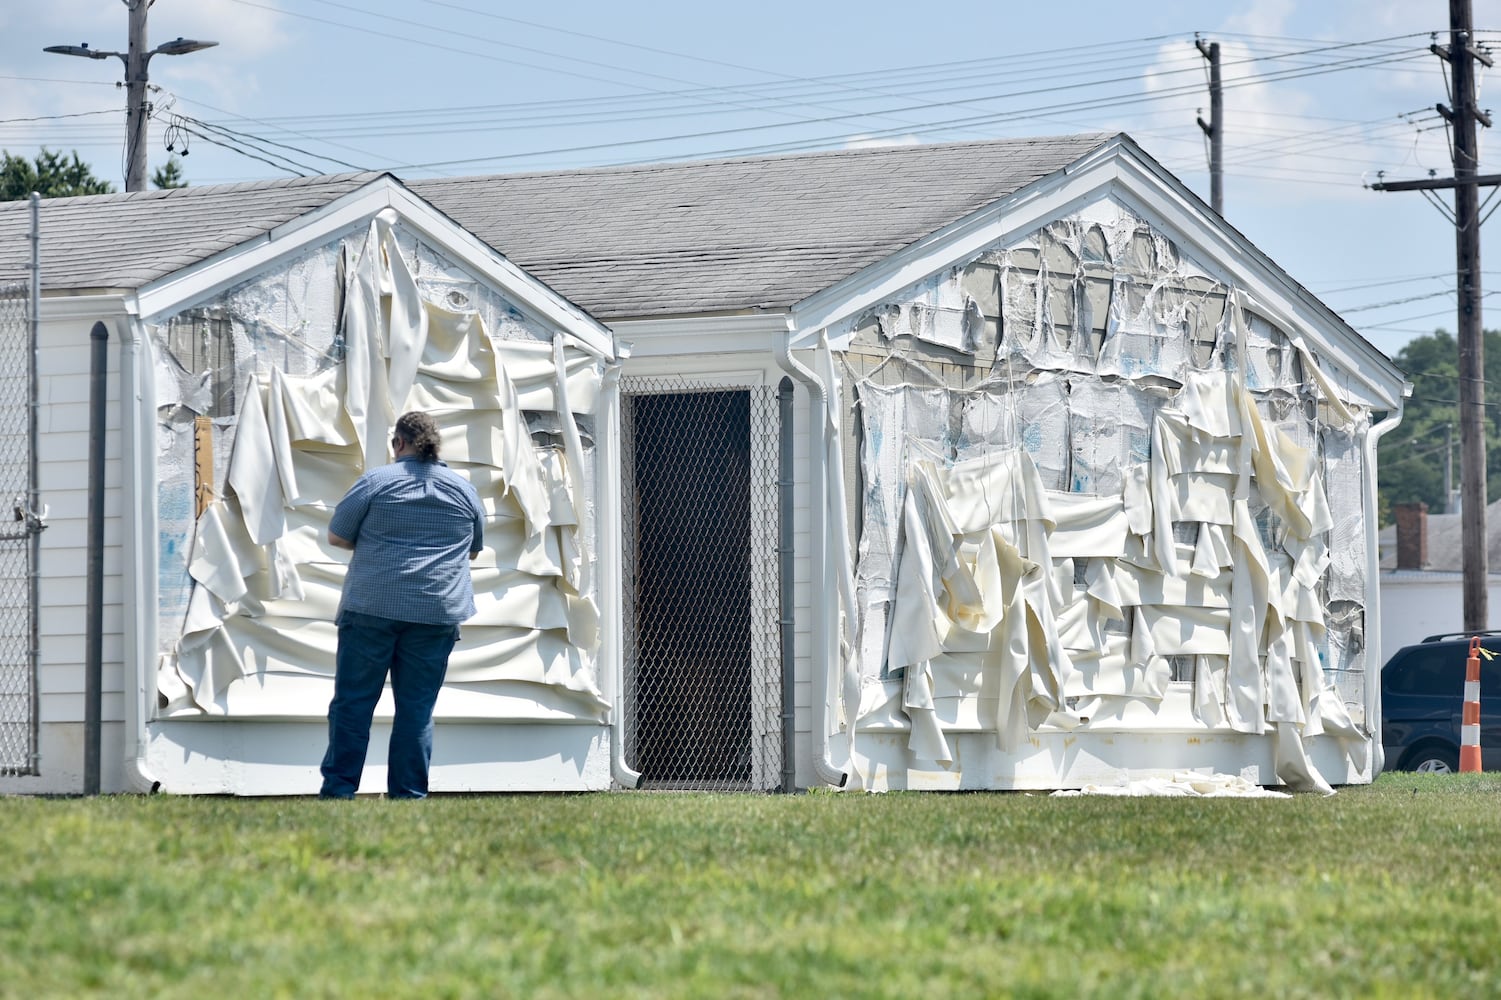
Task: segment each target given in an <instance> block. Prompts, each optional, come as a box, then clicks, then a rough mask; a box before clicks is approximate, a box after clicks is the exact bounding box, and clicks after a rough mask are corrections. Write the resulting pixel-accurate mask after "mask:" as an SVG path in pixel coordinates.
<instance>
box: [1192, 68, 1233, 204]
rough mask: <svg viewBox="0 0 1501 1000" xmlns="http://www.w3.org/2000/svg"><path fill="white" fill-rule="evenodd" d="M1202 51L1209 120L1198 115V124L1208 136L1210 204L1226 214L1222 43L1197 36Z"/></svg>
mask: <svg viewBox="0 0 1501 1000" xmlns="http://www.w3.org/2000/svg"><path fill="white" fill-rule="evenodd" d="M1194 45H1196V46H1198V49H1199V52H1200V54H1201V55H1203V56H1204V58H1205V59H1208V60H1209V121H1208V122H1205V121H1204V119H1203V117H1200V118H1199V119H1198V122H1199V128H1201V129H1203V130H1204V134H1205V135H1207V136H1208V137H1209V206H1210V207H1211V208H1213V209H1214V210H1215V211H1216V212H1218V213H1219V214H1220V215H1224V214H1225V161H1224V153H1225V98H1224V94H1223V92H1222V90H1221V88H1220V43H1219V42H1210V43H1209V44H1207V45H1206V44H1204V39H1202V38H1196V39H1194Z"/></svg>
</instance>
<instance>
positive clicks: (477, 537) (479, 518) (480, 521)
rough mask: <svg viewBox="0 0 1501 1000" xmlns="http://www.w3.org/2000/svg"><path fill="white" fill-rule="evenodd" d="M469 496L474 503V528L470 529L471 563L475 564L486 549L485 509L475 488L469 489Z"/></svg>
mask: <svg viewBox="0 0 1501 1000" xmlns="http://www.w3.org/2000/svg"><path fill="white" fill-rule="evenodd" d="M469 494H470V496H471V497H472V498H473V502H474V526H473V527H472V528H471V529H470V538H469V561H470V562H474V559H475V557H476V556H478V555H479V553H480V550H481V549H483V548H484V547H485V508H484V507H482V506H481V505H480V502H479V494H478V493H475V492H474V487H473V486H470V487H469Z"/></svg>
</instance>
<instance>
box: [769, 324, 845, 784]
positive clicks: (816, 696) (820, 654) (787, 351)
mask: <svg viewBox="0 0 1501 1000" xmlns="http://www.w3.org/2000/svg"><path fill="white" fill-rule="evenodd" d="M792 332H793V331H792V329H791V327H790V325H789V328H788V331H787V336H785V337H783V338H781V339H780V341H779V342H778V344H777V362H778V364H780V365H781V366H782V369H783V370H784V371H786V372H787V373H788V374H789V375H791V376H792V377H793V378H795V379H797V380H798V381H799V382H802V383H803V384H804V385H806V386H807V387H808V422H809V431H810V432H813V433H810V435H809V436H810V438H811V439H812V440H810V442H809V448H808V490H809V493H810V497H809V510H808V517H809V522H810V530H811V533H812V536H813V538H812V542H813V544H812V558H811V559H810V560H809V566H810V570H809V575H810V577H811V579H810V581H809V583H810V584H811V587H810V589H811V592H812V595H813V596H812V600H813V607H812V615H813V620H812V622H811V623H810V624H811V626H812V632H813V655H812V657H811V660H812V672H813V675H812V678H811V689H812V690H811V695H810V697H811V699H812V701H813V704H812V709H813V711H812V718H813V722H812V728H813V732H812V746H813V773H814V775H815V776H816V777H817V778H818V780H819V781H820V782H822V783H824V784H826V785H833V786H834V787H835V788H843V787H844V785H845V783H846V782H847V781H849V774H848V773H847V772H845V771H842V770H840V769H839V768H838V767H835V766H834V764H833V763H832V762H831V761H830V759H829V730H830V729H831V728H832V725H831V723H830V720H829V691H830V684H829V672H830V671H831V670H832V669H833V668H834V665H835V664H836V663H837V662H838V660H839V635H838V630H837V628H836V627H835V623H836V622H837V621H838V615H839V593H838V585H837V582H836V581H835V580H834V578H833V576H834V574H833V566H832V562H833V561H832V559H831V558H830V556H829V542H828V539H829V486H828V476H829V475H830V474H833V475H843V474H844V470H843V469H835V470H832V471H831V470H829V469H828V467H827V465H828V463H827V462H826V461H825V460H824V456H825V455H826V454H827V453H828V447H827V445H828V441H827V438H828V434H829V433H830V432H829V429H828V427H827V422H826V421H825V420H824V406H825V402H824V401H825V398H826V397H827V394H828V388H827V387H826V386H825V385H824V384H823V381H822V380H821V379H820V378H819V377H818V376H817V375H816V374H814V373H813V372H812V371H811V370H810V369H808V368H806V367H804V366H803V365H802V364H800V363H798V361H797V359H796V358H794V357H793V356H792ZM815 428H816V429H817V430H816V431H815ZM831 605H832V606H831Z"/></svg>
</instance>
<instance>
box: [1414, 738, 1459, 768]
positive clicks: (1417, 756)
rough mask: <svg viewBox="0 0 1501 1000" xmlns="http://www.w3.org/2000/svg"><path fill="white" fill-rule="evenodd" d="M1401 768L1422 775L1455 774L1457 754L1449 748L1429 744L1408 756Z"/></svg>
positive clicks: (1457, 766) (1457, 760)
mask: <svg viewBox="0 0 1501 1000" xmlns="http://www.w3.org/2000/svg"><path fill="white" fill-rule="evenodd" d="M1402 766H1403V768H1404V769H1406V770H1408V771H1417V772H1419V773H1422V774H1455V773H1457V772H1458V771H1459V754H1458V753H1457V752H1456V751H1455V750H1454V749H1452V748H1451V747H1447V746H1442V745H1439V744H1429V745H1427V746H1421V747H1418V748H1417V749H1416V750H1413V751H1412V753H1410V754H1408V755H1407V760H1406V761H1404V762H1403V765H1402Z"/></svg>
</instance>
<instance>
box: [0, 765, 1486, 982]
mask: <svg viewBox="0 0 1501 1000" xmlns="http://www.w3.org/2000/svg"><path fill="white" fill-rule="evenodd" d="M0 852H3V860H0V996H6V997H11V996H14V997H27V998H32V997H76V996H87V995H100V996H110V997H195V998H202V997H223V998H225V1000H239V998H242V997H243V998H259V997H276V996H287V997H293V996H295V997H305V996H306V997H319V996H356V997H396V996H420V997H449V996H455V997H456V996H486V997H489V996H496V997H499V996H509V997H547V996H556V997H604V996H610V997H857V996H890V997H904V998H930V997H947V996H953V997H1002V996H1019V997H1079V996H1098V997H1111V998H1115V997H1154V998H1155V997H1220V996H1238V995H1245V996H1253V995H1254V996H1257V997H1267V998H1271V997H1334V996H1359V997H1367V996H1374V997H1402V998H1408V997H1420V996H1431V997H1485V996H1498V995H1501V864H1498V860H1501V857H1498V855H1501V776H1498V775H1448V776H1437V775H1395V774H1394V775H1385V776H1383V777H1382V778H1381V779H1380V780H1378V781H1377V782H1376V783H1375V784H1374V785H1372V786H1368V787H1352V788H1345V789H1341V790H1340V791H1339V793H1338V794H1337V795H1334V796H1332V797H1328V798H1324V797H1318V796H1311V795H1301V796H1296V797H1293V798H1291V799H1212V800H1211V799H1161V798H1156V799H1122V798H1101V797H1082V798H1063V799H1060V798H1052V797H1049V796H1046V795H1028V794H1016V793H1010V794H1007V793H999V794H967V795H943V794H929V793H901V794H889V795H857V794H851V795H835V794H811V795H802V796H749V795H745V796H738V795H696V794H641V793H634V794H629V793H627V794H593V795H566V796H562V795H545V796H544V795H528V796H486V797H440V798H434V799H429V800H427V801H425V802H387V801H384V800H381V799H361V800H358V801H355V802H343V803H339V802H319V801H317V800H305V799H221V798H176V797H170V796H152V797H126V796H119V797H106V798H100V799H38V798H0Z"/></svg>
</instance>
